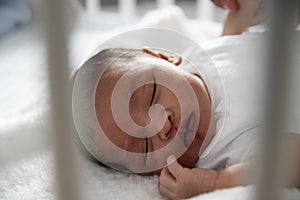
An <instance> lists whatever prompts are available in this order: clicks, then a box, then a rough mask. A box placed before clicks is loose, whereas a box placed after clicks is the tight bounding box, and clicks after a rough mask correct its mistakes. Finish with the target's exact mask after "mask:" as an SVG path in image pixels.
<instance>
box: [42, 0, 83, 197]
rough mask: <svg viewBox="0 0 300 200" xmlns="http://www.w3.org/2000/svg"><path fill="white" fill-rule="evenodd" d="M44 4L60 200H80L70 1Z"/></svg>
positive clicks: (59, 0) (54, 1)
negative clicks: (70, 62) (73, 112)
mask: <svg viewBox="0 0 300 200" xmlns="http://www.w3.org/2000/svg"><path fill="white" fill-rule="evenodd" d="M44 2H45V12H46V16H47V17H46V18H45V19H46V23H45V24H46V27H45V36H46V38H45V39H46V45H47V53H48V67H49V79H50V84H49V85H50V88H49V89H50V92H51V108H52V113H51V114H52V120H51V121H53V125H54V128H53V129H52V130H51V131H52V135H53V141H54V148H53V151H54V155H55V167H56V170H55V172H56V179H55V183H56V187H55V188H56V191H57V192H58V193H57V198H55V199H61V200H80V199H82V198H81V197H80V191H79V189H80V187H79V182H78V177H77V176H78V170H77V167H78V163H77V162H76V161H77V160H76V155H75V152H76V148H75V138H74V135H73V133H74V132H73V128H72V127H73V126H71V124H72V117H71V90H70V86H71V85H70V80H69V73H68V59H67V57H68V56H67V55H68V52H67V46H68V45H67V42H68V37H67V36H68V30H67V29H68V28H70V26H68V20H67V19H68V17H67V9H66V8H67V7H69V6H70V5H68V2H69V1H68V0H50V1H48V0H47V1H44Z"/></svg>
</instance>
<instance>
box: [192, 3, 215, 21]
mask: <svg viewBox="0 0 300 200" xmlns="http://www.w3.org/2000/svg"><path fill="white" fill-rule="evenodd" d="M214 8H215V5H213V3H212V2H210V1H208V0H197V1H196V9H197V17H198V18H200V19H206V20H213V19H214Z"/></svg>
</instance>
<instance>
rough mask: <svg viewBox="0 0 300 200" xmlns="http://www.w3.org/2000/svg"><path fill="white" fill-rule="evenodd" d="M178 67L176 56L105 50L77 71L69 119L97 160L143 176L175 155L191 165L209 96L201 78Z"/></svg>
mask: <svg viewBox="0 0 300 200" xmlns="http://www.w3.org/2000/svg"><path fill="white" fill-rule="evenodd" d="M180 64H181V57H179V56H177V55H174V54H169V53H163V52H159V51H153V50H150V49H106V50H103V51H101V52H100V53H98V54H96V55H95V56H93V57H92V58H91V59H89V60H88V61H87V62H86V63H85V64H84V65H83V66H82V67H81V69H80V70H79V71H78V72H77V75H76V78H75V83H74V88H73V113H74V120H75V124H76V128H77V131H78V134H79V136H80V139H81V141H82V143H83V144H84V146H85V147H86V149H87V150H88V151H89V152H90V153H91V154H92V155H93V156H94V157H95V158H96V159H98V160H99V161H100V162H103V163H105V164H107V165H109V166H112V167H115V166H122V167H123V168H125V169H127V170H128V171H131V172H135V173H147V174H152V173H158V172H159V171H160V169H161V168H162V167H163V166H164V165H165V164H166V159H167V157H168V156H169V155H172V154H174V155H176V156H177V157H178V161H179V163H181V164H182V165H183V166H185V167H193V166H194V164H195V163H196V161H197V160H198V156H199V152H200V148H201V146H202V144H203V141H204V139H205V136H206V134H207V131H208V128H209V124H210V121H211V105H210V97H209V94H208V91H207V88H206V85H205V83H204V82H203V80H202V78H201V77H200V76H199V75H194V74H190V73H188V72H185V71H183V70H181V68H180ZM117 168H119V167H117Z"/></svg>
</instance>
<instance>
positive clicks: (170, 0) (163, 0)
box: [156, 0, 175, 8]
mask: <svg viewBox="0 0 300 200" xmlns="http://www.w3.org/2000/svg"><path fill="white" fill-rule="evenodd" d="M156 4H157V7H158V8H164V7H168V6H171V5H174V4H175V0H157V1H156Z"/></svg>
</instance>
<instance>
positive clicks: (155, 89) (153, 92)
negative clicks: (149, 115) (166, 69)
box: [150, 83, 157, 105]
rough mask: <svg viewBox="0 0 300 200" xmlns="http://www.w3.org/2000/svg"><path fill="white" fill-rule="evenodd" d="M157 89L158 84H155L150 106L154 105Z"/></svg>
mask: <svg viewBox="0 0 300 200" xmlns="http://www.w3.org/2000/svg"><path fill="white" fill-rule="evenodd" d="M156 87H157V85H156V83H154V85H153V93H152V97H151V101H150V105H152V104H153V101H154V97H155V93H156Z"/></svg>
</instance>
